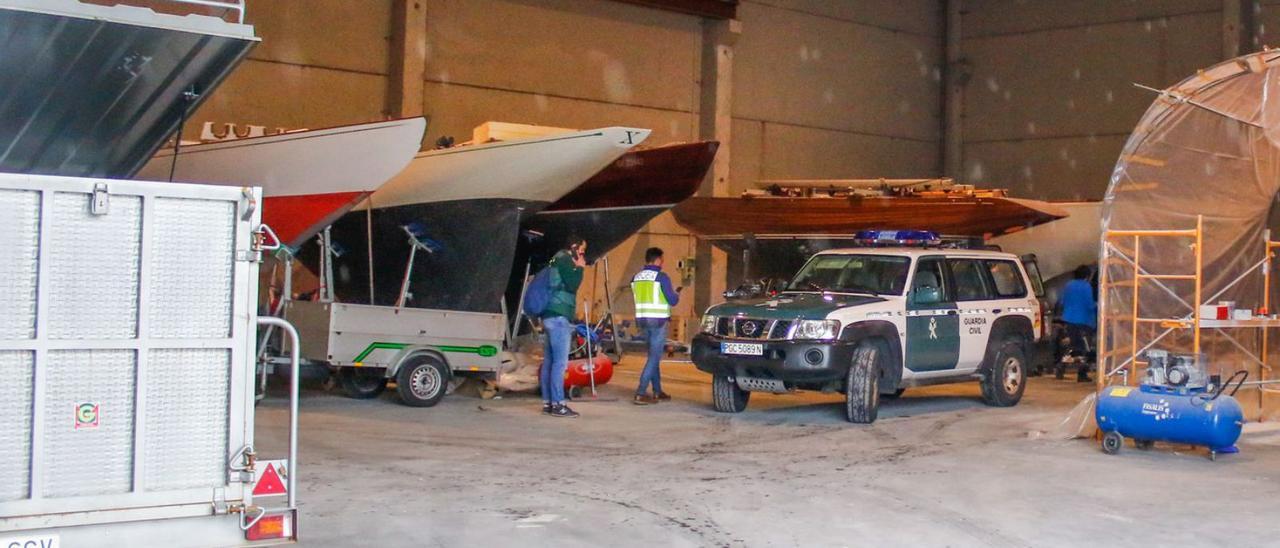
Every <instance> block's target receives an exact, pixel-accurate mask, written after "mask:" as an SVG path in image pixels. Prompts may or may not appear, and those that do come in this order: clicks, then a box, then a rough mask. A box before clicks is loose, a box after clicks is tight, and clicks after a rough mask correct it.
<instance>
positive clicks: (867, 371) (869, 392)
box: [844, 343, 880, 424]
mask: <svg viewBox="0 0 1280 548" xmlns="http://www.w3.org/2000/svg"><path fill="white" fill-rule="evenodd" d="M879 411H880V348H879V347H878V346H876V345H875V344H872V343H862V344H861V345H858V348H856V349H854V351H853V363H852V364H851V365H850V366H849V372H848V373H846V374H845V390H844V413H845V418H846V419H848V420H849V422H855V423H860V424H870V423H873V422H875V421H876V416H877V415H878V414H879Z"/></svg>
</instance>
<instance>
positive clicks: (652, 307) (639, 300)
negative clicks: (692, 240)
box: [631, 247, 680, 405]
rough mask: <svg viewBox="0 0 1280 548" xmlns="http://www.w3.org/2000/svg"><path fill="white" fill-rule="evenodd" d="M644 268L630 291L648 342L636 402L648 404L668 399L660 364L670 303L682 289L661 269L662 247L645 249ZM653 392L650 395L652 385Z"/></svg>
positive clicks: (664, 349) (677, 301) (677, 297)
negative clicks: (663, 388) (659, 367)
mask: <svg viewBox="0 0 1280 548" xmlns="http://www.w3.org/2000/svg"><path fill="white" fill-rule="evenodd" d="M644 262H645V265H644V268H643V269H641V270H640V272H637V273H636V275H635V276H634V277H633V278H631V293H632V295H633V296H634V297H635V303H636V325H638V326H639V327H640V329H642V330H644V336H645V339H646V340H647V342H648V346H649V358H648V360H647V361H645V363H644V371H642V372H641V373H640V386H638V387H637V388H636V396H635V400H634V403H635V404H636V405H648V404H651V403H658V402H660V401H664V400H669V399H671V396H668V395H667V393H666V392H663V391H662V373H661V372H660V371H659V369H658V366H659V365H660V364H661V363H662V354H663V353H664V352H665V351H666V347H667V323H668V322H669V321H670V320H671V307H673V306H675V305H676V304H678V303H679V302H680V291H679V290H678V289H674V288H672V287H671V277H670V276H667V274H666V273H665V272H663V271H662V263H663V260H662V249H660V248H656V247H651V248H649V249H647V250H645V252H644ZM650 385H652V386H653V395H652V396H650V395H649V393H648V392H649V386H650Z"/></svg>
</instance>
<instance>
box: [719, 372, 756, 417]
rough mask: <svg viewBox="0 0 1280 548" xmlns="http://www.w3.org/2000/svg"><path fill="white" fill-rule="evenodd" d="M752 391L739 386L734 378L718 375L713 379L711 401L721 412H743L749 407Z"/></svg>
mask: <svg viewBox="0 0 1280 548" xmlns="http://www.w3.org/2000/svg"><path fill="white" fill-rule="evenodd" d="M750 399H751V393H750V392H747V391H746V390H743V389H741V388H739V387H738V383H736V382H733V379H730V378H729V377H726V376H723V375H716V376H715V377H713V378H712V379H711V402H712V404H714V405H715V408H716V411H719V412H721V413H741V412H742V410H743V409H746V408H747V401H748V400H750Z"/></svg>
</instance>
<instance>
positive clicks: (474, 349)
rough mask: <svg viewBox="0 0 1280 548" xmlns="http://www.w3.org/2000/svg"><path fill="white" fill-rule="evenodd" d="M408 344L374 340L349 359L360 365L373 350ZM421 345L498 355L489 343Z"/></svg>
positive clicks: (456, 351)
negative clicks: (478, 344)
mask: <svg viewBox="0 0 1280 548" xmlns="http://www.w3.org/2000/svg"><path fill="white" fill-rule="evenodd" d="M408 346H409V345H408V344H407V343H388V342H375V343H373V344H370V345H369V346H368V347H366V348H365V349H364V351H362V352H360V355H358V356H356V359H354V360H351V361H352V363H354V364H355V365H360V364H361V363H362V362H364V359H365V358H367V357H369V354H372V353H373V352H374V351H375V350H404V349H405V348H406V347H408ZM423 346H425V347H428V348H434V349H436V350H439V351H441V352H449V353H452V354H477V355H479V356H481V357H485V358H489V357H492V356H497V355H498V347H496V346H493V345H489V344H485V345H481V346H451V345H444V344H440V345H437V344H425V345H423Z"/></svg>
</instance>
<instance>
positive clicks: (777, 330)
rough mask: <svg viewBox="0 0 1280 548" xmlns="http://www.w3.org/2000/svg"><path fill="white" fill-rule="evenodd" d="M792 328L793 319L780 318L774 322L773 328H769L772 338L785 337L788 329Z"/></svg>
mask: <svg viewBox="0 0 1280 548" xmlns="http://www.w3.org/2000/svg"><path fill="white" fill-rule="evenodd" d="M789 330H791V320H778V321H775V322H773V329H770V330H769V338H770V339H785V338H787V331H789Z"/></svg>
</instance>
